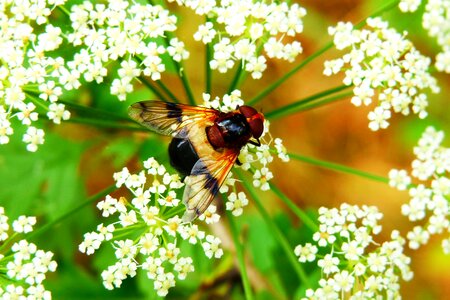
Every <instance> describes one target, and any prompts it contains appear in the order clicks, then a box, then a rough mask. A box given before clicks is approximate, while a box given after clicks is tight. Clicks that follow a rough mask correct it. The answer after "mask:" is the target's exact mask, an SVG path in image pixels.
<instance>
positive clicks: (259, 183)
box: [253, 167, 273, 191]
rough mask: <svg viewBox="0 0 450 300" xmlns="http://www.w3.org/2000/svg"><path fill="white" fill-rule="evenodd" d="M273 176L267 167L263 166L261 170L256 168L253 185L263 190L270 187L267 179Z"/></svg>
mask: <svg viewBox="0 0 450 300" xmlns="http://www.w3.org/2000/svg"><path fill="white" fill-rule="evenodd" d="M272 178H273V174H272V172H270V171H269V169H268V168H266V167H263V168H261V170H256V172H255V174H254V175H253V185H254V186H255V187H259V188H260V189H261V190H263V191H267V190H269V189H270V186H269V180H270V179H272Z"/></svg>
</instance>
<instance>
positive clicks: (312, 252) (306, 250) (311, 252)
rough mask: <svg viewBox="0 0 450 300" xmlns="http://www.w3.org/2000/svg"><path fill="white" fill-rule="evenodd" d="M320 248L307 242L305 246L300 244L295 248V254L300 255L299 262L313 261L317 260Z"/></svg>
mask: <svg viewBox="0 0 450 300" xmlns="http://www.w3.org/2000/svg"><path fill="white" fill-rule="evenodd" d="M317 251H318V248H317V247H316V246H314V245H313V244H311V243H306V244H305V245H304V246H302V245H298V246H296V247H295V249H294V253H295V255H297V256H298V261H299V262H306V261H309V262H312V261H314V260H316V254H317Z"/></svg>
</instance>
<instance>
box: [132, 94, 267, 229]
mask: <svg viewBox="0 0 450 300" xmlns="http://www.w3.org/2000/svg"><path fill="white" fill-rule="evenodd" d="M128 113H129V115H130V117H131V118H132V119H134V120H135V121H137V122H139V123H141V124H142V125H144V126H146V127H147V128H149V129H150V130H152V131H154V132H157V133H159V134H163V135H169V136H172V140H171V142H170V144H169V158H170V164H171V165H172V166H173V167H174V168H175V169H176V170H177V171H178V172H179V173H180V175H182V176H183V177H185V183H186V187H185V189H184V194H183V202H184V204H185V205H186V212H185V214H184V216H183V220H184V221H192V220H193V219H195V218H196V217H198V216H200V215H201V214H202V213H203V212H204V211H205V210H206V209H207V208H208V206H209V204H210V203H211V202H212V200H213V199H214V198H215V196H216V195H217V193H218V192H219V189H220V187H221V186H222V184H223V183H224V181H225V179H226V178H227V175H228V173H229V172H230V170H231V168H232V167H233V165H234V163H235V162H236V161H237V162H238V163H239V161H238V160H237V157H238V155H239V153H240V150H241V149H242V147H243V146H244V145H246V144H247V143H251V144H254V145H256V146H260V145H261V144H260V141H259V137H261V135H262V133H263V131H264V116H263V114H262V113H260V112H257V111H256V109H254V108H253V107H250V106H247V105H242V106H238V107H236V109H235V110H233V111H230V112H221V111H219V110H216V109H213V108H206V107H200V106H191V105H185V104H176V103H171V102H164V101H142V102H137V103H135V104H133V105H131V106H130V107H129V110H128Z"/></svg>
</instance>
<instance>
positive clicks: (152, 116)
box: [128, 100, 220, 136]
mask: <svg viewBox="0 0 450 300" xmlns="http://www.w3.org/2000/svg"><path fill="white" fill-rule="evenodd" d="M128 114H129V115H130V117H131V118H132V119H133V120H135V121H137V122H139V123H141V124H142V125H144V126H146V127H147V128H149V129H150V130H152V131H155V132H157V133H159V134H164V135H172V136H174V135H176V134H178V133H179V132H180V131H181V130H182V129H183V128H185V127H187V126H192V125H198V126H202V127H203V128H204V127H206V126H207V125H209V124H210V123H212V122H214V120H215V119H216V117H217V116H218V115H219V114H220V112H219V111H217V110H215V109H212V108H206V107H201V106H191V105H185V104H177V103H171V102H164V101H153V100H150V101H142V102H137V103H134V104H133V105H131V106H130V107H129V109H128Z"/></svg>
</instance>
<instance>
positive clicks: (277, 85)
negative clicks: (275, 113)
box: [248, 42, 333, 105]
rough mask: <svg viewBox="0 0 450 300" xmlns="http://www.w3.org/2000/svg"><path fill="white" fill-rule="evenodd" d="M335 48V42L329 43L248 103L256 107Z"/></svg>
mask: <svg viewBox="0 0 450 300" xmlns="http://www.w3.org/2000/svg"><path fill="white" fill-rule="evenodd" d="M332 46H333V42H329V43H327V44H326V45H325V46H324V47H323V48H322V49H320V50H318V51H317V52H315V53H314V54H312V55H310V56H308V57H307V58H306V59H305V60H304V61H302V62H301V63H299V64H298V65H297V66H295V67H293V68H292V69H291V70H290V71H288V72H287V73H286V74H284V75H283V76H282V77H281V78H280V79H278V80H276V81H275V82H274V83H272V84H271V85H269V86H268V87H266V88H265V89H264V90H262V92H261V93H259V94H258V95H256V96H255V97H253V99H251V100H250V101H249V102H248V103H249V105H255V104H256V103H258V102H259V101H261V100H262V99H263V98H264V97H266V96H267V95H268V94H270V93H271V92H272V91H273V90H275V89H276V88H277V87H279V86H280V85H281V84H282V83H284V82H285V81H286V80H287V79H288V78H289V77H291V76H292V75H294V74H295V73H297V72H298V71H299V70H301V69H302V68H303V67H304V66H306V65H307V64H309V63H310V62H311V61H313V60H314V59H315V58H316V57H318V56H320V55H322V54H323V53H324V52H325V51H327V50H328V49H330V48H331V47H332Z"/></svg>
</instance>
